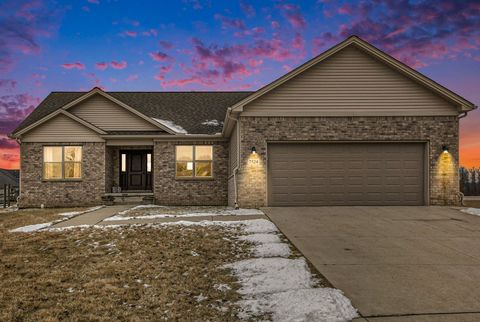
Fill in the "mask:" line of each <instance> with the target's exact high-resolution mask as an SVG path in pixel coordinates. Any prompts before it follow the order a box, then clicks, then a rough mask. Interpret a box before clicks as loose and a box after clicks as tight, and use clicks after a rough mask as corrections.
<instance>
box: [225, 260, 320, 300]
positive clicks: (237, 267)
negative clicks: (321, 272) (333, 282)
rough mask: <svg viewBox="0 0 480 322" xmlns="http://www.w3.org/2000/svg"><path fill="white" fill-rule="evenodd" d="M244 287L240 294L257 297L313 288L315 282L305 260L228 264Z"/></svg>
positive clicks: (252, 261) (247, 261)
mask: <svg viewBox="0 0 480 322" xmlns="http://www.w3.org/2000/svg"><path fill="white" fill-rule="evenodd" d="M225 267H226V268H231V269H233V270H234V272H235V275H236V276H237V277H238V279H239V280H240V282H241V284H242V287H241V288H240V289H239V293H240V294H243V295H256V294H262V293H276V292H285V291H288V290H294V289H303V288H311V287H313V286H315V285H314V281H313V279H312V278H311V275H310V271H309V269H308V266H307V263H306V261H305V259H304V258H299V259H286V258H254V259H246V260H242V261H238V262H235V263H232V264H227V265H226V266H225Z"/></svg>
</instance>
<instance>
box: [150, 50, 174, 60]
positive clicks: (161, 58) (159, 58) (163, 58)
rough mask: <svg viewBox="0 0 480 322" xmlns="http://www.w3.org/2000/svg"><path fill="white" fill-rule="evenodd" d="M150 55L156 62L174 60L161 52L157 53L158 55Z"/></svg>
mask: <svg viewBox="0 0 480 322" xmlns="http://www.w3.org/2000/svg"><path fill="white" fill-rule="evenodd" d="M149 55H150V57H152V59H153V60H155V61H167V60H171V59H172V58H171V57H170V56H168V55H167V54H165V53H162V52H161V51H159V52H156V53H150V54H149Z"/></svg>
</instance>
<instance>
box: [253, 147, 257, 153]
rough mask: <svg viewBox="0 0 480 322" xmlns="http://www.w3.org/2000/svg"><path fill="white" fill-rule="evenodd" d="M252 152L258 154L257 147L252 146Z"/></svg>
mask: <svg viewBox="0 0 480 322" xmlns="http://www.w3.org/2000/svg"><path fill="white" fill-rule="evenodd" d="M252 154H257V148H255V147H254V146H253V147H252Z"/></svg>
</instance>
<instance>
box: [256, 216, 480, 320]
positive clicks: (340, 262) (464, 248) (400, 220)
mask: <svg viewBox="0 0 480 322" xmlns="http://www.w3.org/2000/svg"><path fill="white" fill-rule="evenodd" d="M262 210H264V211H265V212H266V214H267V216H268V217H269V218H270V219H271V220H272V221H273V222H274V223H275V224H276V225H277V227H278V228H279V229H280V230H281V231H282V233H283V234H284V235H285V236H286V237H287V238H288V239H289V240H290V241H291V242H292V243H293V244H294V245H295V246H296V247H297V248H298V249H299V250H300V251H301V252H302V253H303V254H304V255H305V257H307V258H308V259H309V260H310V262H311V263H312V264H313V265H314V266H315V267H316V268H317V269H318V271H319V272H320V273H321V274H322V275H324V276H325V277H326V278H327V279H328V280H329V281H330V282H331V283H332V285H333V286H334V287H336V288H339V289H341V290H342V291H344V293H345V295H346V296H347V297H348V298H350V300H351V301H352V303H353V305H354V307H356V308H357V309H358V310H359V312H360V314H361V316H362V318H363V319H364V320H362V319H358V321H389V322H393V321H405V322H407V321H409V322H410V321H480V216H473V215H468V214H464V213H461V212H460V211H458V210H455V209H450V208H447V207H311V208H310V207H302V208H300V207H299V208H293V207H292V208H266V209H262Z"/></svg>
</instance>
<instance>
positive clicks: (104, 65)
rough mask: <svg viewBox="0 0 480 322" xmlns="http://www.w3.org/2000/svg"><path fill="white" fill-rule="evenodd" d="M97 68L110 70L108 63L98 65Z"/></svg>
mask: <svg viewBox="0 0 480 322" xmlns="http://www.w3.org/2000/svg"><path fill="white" fill-rule="evenodd" d="M95 68H97V69H100V70H105V69H107V68H108V63H106V62H99V63H96V64H95Z"/></svg>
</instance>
